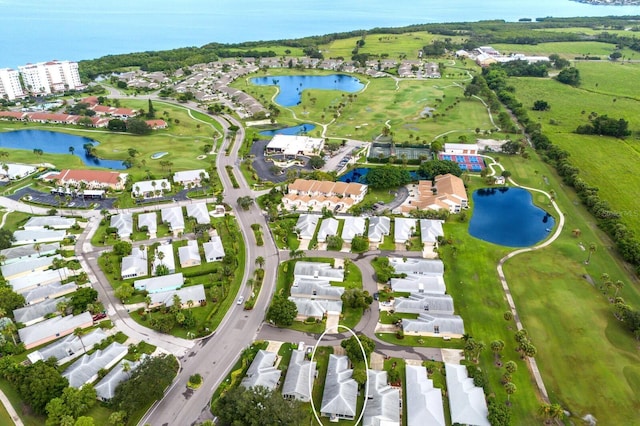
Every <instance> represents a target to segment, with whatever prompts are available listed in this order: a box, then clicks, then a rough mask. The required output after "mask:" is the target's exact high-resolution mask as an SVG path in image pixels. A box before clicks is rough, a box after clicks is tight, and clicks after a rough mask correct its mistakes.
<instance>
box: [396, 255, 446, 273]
mask: <svg viewBox="0 0 640 426" xmlns="http://www.w3.org/2000/svg"><path fill="white" fill-rule="evenodd" d="M389 263H390V264H391V266H393V268H394V270H395V271H396V273H397V274H407V275H411V274H417V275H435V276H439V275H442V274H444V263H442V261H441V260H437V259H436V260H431V259H416V258H406V259H403V258H400V257H390V258H389Z"/></svg>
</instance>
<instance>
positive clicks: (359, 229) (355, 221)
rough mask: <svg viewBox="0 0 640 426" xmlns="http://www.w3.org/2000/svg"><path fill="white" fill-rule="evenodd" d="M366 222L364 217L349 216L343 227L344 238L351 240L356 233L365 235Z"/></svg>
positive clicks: (347, 240)
mask: <svg viewBox="0 0 640 426" xmlns="http://www.w3.org/2000/svg"><path fill="white" fill-rule="evenodd" d="M365 227H366V223H365V220H364V218H363V217H353V216H347V217H345V218H344V226H343V227H342V239H343V240H344V241H346V242H351V240H353V237H355V236H356V235H363V234H364V230H365Z"/></svg>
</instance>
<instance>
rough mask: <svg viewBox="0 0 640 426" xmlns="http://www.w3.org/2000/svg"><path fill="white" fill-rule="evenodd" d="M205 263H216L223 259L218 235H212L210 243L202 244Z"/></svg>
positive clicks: (222, 250)
mask: <svg viewBox="0 0 640 426" xmlns="http://www.w3.org/2000/svg"><path fill="white" fill-rule="evenodd" d="M202 248H203V249H204V261H205V262H217V261H220V260H222V259H224V246H223V245H222V239H221V238H220V236H218V235H212V236H211V241H209V242H208V243H204V244H202Z"/></svg>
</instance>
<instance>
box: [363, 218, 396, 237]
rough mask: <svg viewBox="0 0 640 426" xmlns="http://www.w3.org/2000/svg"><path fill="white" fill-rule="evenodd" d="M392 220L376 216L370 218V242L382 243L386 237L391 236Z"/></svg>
mask: <svg viewBox="0 0 640 426" xmlns="http://www.w3.org/2000/svg"><path fill="white" fill-rule="evenodd" d="M390 230H391V219H390V218H388V217H386V216H374V217H370V218H369V232H368V235H369V240H371V241H373V242H380V241H382V238H383V236H384V235H389V232H390Z"/></svg>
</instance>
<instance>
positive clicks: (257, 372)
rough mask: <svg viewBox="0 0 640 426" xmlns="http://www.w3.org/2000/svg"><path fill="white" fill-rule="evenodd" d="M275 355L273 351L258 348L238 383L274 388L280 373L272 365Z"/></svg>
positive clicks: (274, 361) (249, 386) (248, 386)
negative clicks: (244, 374) (245, 373)
mask: <svg viewBox="0 0 640 426" xmlns="http://www.w3.org/2000/svg"><path fill="white" fill-rule="evenodd" d="M276 356H277V355H276V354H275V353H274V352H267V351H265V350H259V351H258V353H257V354H256V357H255V358H254V359H253V362H252V363H251V365H250V366H249V369H248V370H247V375H246V376H245V377H244V379H242V382H241V383H240V384H241V385H242V386H244V387H245V388H252V387H254V386H264V387H265V388H267V389H270V390H273V389H275V388H276V386H277V385H278V381H279V380H280V375H281V374H282V372H281V371H280V370H278V369H277V368H276V367H274V364H275V363H276Z"/></svg>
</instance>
